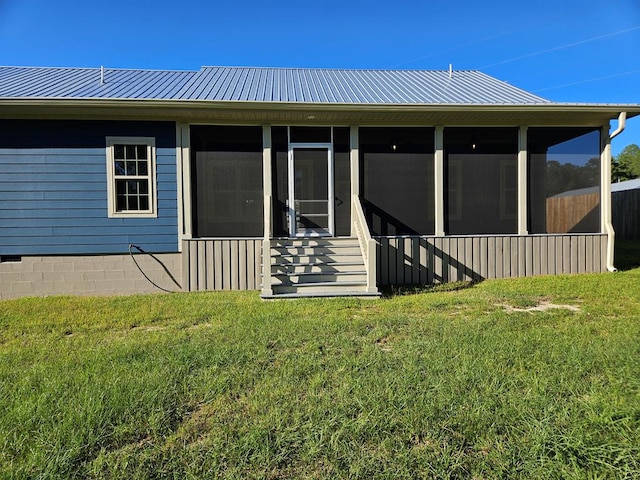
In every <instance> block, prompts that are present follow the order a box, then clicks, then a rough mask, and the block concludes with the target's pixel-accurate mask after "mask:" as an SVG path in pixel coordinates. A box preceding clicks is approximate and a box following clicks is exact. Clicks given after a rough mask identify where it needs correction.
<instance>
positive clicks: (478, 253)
mask: <svg viewBox="0 0 640 480" xmlns="http://www.w3.org/2000/svg"><path fill="white" fill-rule="evenodd" d="M472 242H473V272H474V276H475V278H474V280H475V281H480V280H484V279H485V278H487V273H486V269H485V267H486V262H484V261H483V258H486V257H485V256H484V251H485V248H486V244H485V245H483V242H482V238H480V237H473V238H472Z"/></svg>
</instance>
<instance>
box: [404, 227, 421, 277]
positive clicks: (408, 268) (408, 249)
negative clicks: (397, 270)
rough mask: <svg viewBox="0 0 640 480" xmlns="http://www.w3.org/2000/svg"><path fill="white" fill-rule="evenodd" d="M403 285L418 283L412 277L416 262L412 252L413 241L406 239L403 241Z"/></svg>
mask: <svg viewBox="0 0 640 480" xmlns="http://www.w3.org/2000/svg"><path fill="white" fill-rule="evenodd" d="M403 243H404V283H407V284H414V283H418V279H417V278H415V276H414V275H413V271H414V264H415V262H416V256H415V255H416V254H415V251H414V250H413V239H412V238H410V237H407V238H405V239H404V242H403Z"/></svg>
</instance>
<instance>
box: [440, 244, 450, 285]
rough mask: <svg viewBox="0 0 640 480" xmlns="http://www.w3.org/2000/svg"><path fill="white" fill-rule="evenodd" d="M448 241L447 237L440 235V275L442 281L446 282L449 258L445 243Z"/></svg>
mask: <svg viewBox="0 0 640 480" xmlns="http://www.w3.org/2000/svg"><path fill="white" fill-rule="evenodd" d="M448 243H449V238H448V237H442V238H441V239H440V258H441V260H442V264H441V267H440V269H441V271H442V273H441V275H442V283H447V282H448V281H449V258H448V256H447V245H448Z"/></svg>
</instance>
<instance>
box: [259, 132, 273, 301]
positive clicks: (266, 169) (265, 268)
mask: <svg viewBox="0 0 640 480" xmlns="http://www.w3.org/2000/svg"><path fill="white" fill-rule="evenodd" d="M262 190H263V202H264V203H263V206H264V208H263V214H264V220H263V222H264V234H263V239H262V294H263V295H272V294H273V289H272V288H271V237H272V236H273V226H272V221H271V220H272V215H271V206H272V203H273V202H272V195H273V183H272V175H271V125H263V126H262Z"/></svg>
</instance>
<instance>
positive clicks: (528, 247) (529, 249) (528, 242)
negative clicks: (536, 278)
mask: <svg viewBox="0 0 640 480" xmlns="http://www.w3.org/2000/svg"><path fill="white" fill-rule="evenodd" d="M524 251H525V264H524V272H525V275H526V276H530V275H533V238H531V237H526V238H525V239H524Z"/></svg>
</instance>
